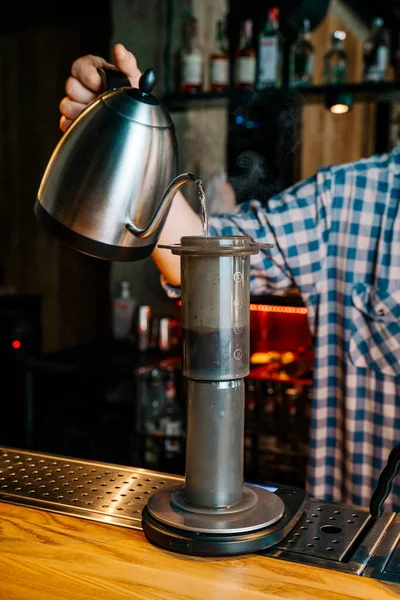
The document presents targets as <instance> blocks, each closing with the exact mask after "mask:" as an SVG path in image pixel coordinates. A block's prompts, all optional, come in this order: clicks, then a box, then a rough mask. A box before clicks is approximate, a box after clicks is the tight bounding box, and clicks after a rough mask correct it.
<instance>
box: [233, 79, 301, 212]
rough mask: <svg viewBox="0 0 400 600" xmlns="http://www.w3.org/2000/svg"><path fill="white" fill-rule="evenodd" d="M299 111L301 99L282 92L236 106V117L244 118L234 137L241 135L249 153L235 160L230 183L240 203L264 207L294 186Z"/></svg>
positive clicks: (258, 95) (266, 94)
mask: <svg viewBox="0 0 400 600" xmlns="http://www.w3.org/2000/svg"><path fill="white" fill-rule="evenodd" d="M300 108H301V98H300V96H298V95H294V94H291V93H289V92H286V91H284V90H273V91H272V90H268V91H267V92H266V93H264V92H257V93H256V94H255V95H254V97H253V98H252V101H251V102H247V103H246V104H245V103H244V102H243V103H242V104H238V106H237V108H236V113H237V114H239V113H240V115H242V116H243V129H242V130H241V132H240V134H239V133H236V134H234V135H235V136H236V135H237V136H239V135H240V136H241V142H240V144H241V147H245V148H246V147H247V148H248V149H246V150H244V151H243V152H241V153H240V154H239V155H238V156H237V158H236V166H235V167H234V168H233V169H232V168H231V173H229V181H230V183H231V185H232V187H233V189H234V190H235V193H236V197H237V201H238V202H239V203H240V202H244V201H246V200H250V199H257V200H260V201H261V202H262V203H266V202H267V200H268V198H270V197H271V196H272V195H274V194H276V193H278V192H280V191H281V190H283V189H285V188H286V187H288V186H289V185H291V184H292V183H293V179H294V176H293V159H294V157H295V153H296V149H297V148H298V147H299V144H300V128H299V125H300V118H301V110H300ZM250 125H251V126H252V127H251V128H250V127H249V126H250ZM231 164H232V161H231Z"/></svg>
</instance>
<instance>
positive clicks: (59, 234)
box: [34, 200, 155, 262]
mask: <svg viewBox="0 0 400 600" xmlns="http://www.w3.org/2000/svg"><path fill="white" fill-rule="evenodd" d="M34 210H35V215H36V218H37V220H38V221H40V223H41V225H43V227H44V228H45V229H46V231H48V232H49V233H50V234H51V235H54V236H55V237H56V238H57V239H58V240H59V241H60V242H63V243H64V244H66V245H67V246H70V247H71V248H73V249H74V250H78V251H79V252H82V253H83V254H89V255H90V256H94V257H95V258H101V259H103V260H111V261H116V262H128V261H129V262H134V261H137V260H142V259H143V258H147V257H148V256H150V254H151V253H152V252H153V250H154V248H155V244H149V245H148V246H138V247H137V248H133V247H129V246H126V247H121V246H113V245H112V244H104V243H102V242H97V241H96V240H92V239H90V238H88V237H86V236H84V235H81V234H80V233H76V232H75V231H72V229H68V227H65V225H62V223H60V222H59V221H57V220H56V219H55V218H54V217H52V216H51V215H50V214H49V213H48V212H47V210H46V209H44V208H43V206H42V205H41V203H40V202H39V200H36V202H35V208H34Z"/></svg>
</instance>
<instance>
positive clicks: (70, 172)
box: [35, 69, 201, 261]
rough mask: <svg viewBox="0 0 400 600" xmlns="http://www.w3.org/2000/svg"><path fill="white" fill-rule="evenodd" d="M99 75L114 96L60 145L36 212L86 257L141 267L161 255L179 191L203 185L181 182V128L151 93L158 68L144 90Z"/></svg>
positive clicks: (185, 178) (92, 107) (88, 112)
mask: <svg viewBox="0 0 400 600" xmlns="http://www.w3.org/2000/svg"><path fill="white" fill-rule="evenodd" d="M99 72H101V74H102V76H103V81H104V82H105V84H106V87H107V88H108V90H107V91H106V92H104V93H103V94H101V96H99V97H98V98H97V99H95V100H94V101H93V102H92V103H91V104H89V105H88V106H87V107H86V108H85V110H84V111H83V112H82V113H81V114H80V115H79V117H78V118H77V119H76V120H75V121H74V122H73V123H72V124H71V126H70V127H69V128H68V130H67V131H66V132H65V134H64V135H63V136H62V138H61V139H60V141H59V143H58V145H57V146H56V148H55V150H54V152H53V154H52V156H51V158H50V161H49V163H48V165H47V168H46V170H45V173H44V175H43V178H42V181H41V184H40V188H39V192H38V197H37V200H36V203H35V214H36V217H37V218H38V220H39V221H40V222H41V223H42V224H43V226H44V227H45V228H46V229H47V230H48V231H49V232H50V233H52V234H53V235H55V236H56V237H57V238H58V239H59V240H61V241H63V242H64V243H66V244H68V245H69V246H72V247H73V248H75V249H76V250H79V251H80V252H84V253H86V254H90V255H92V256H96V257H98V258H103V259H107V260H114V261H135V260H139V259H142V258H145V257H146V256H148V255H149V254H151V252H152V250H153V249H154V246H155V245H156V243H157V241H158V238H159V235H160V232H161V229H162V227H163V224H164V222H165V219H166V217H167V214H168V212H169V208H170V205H171V202H172V199H173V197H174V196H175V194H176V192H177V190H178V189H179V187H181V186H182V185H184V184H185V183H188V182H190V181H193V182H195V183H197V184H198V185H199V184H200V185H201V182H200V179H199V178H198V177H197V175H194V174H192V173H183V174H182V175H179V176H178V177H176V174H177V162H178V152H177V142H176V137H175V129H174V125H173V123H172V120H171V117H170V115H169V113H168V111H167V110H166V109H165V107H164V106H163V105H162V104H161V102H160V101H159V100H158V99H157V98H156V97H155V96H154V95H152V94H151V91H152V89H153V87H154V85H155V73H154V71H153V69H148V70H147V71H146V72H145V73H143V75H142V76H141V78H140V81H139V88H138V89H137V88H132V87H131V85H130V83H129V80H128V79H126V78H125V77H124V76H123V75H122V74H121V73H119V72H118V71H113V70H111V69H99ZM121 76H122V77H123V81H122V82H121ZM116 78H117V79H116ZM118 78H119V79H118ZM121 83H122V84H123V87H120V86H121ZM110 88H111V89H110ZM199 182H200V183H199Z"/></svg>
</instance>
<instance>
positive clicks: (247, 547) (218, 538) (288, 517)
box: [142, 486, 307, 556]
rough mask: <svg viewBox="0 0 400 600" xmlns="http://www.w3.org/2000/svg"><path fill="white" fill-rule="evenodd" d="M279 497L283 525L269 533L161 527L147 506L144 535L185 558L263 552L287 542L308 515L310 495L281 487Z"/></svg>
mask: <svg viewBox="0 0 400 600" xmlns="http://www.w3.org/2000/svg"><path fill="white" fill-rule="evenodd" d="M277 495H278V496H280V497H281V498H282V500H283V501H284V503H285V512H284V515H283V517H282V518H281V519H280V520H279V521H277V522H276V523H274V524H273V525H270V526H269V527H266V528H265V529H259V530H257V531H254V532H245V533H241V534H229V533H228V534H224V533H219V534H210V533H198V532H192V531H187V530H183V529H178V528H175V527H170V526H167V525H165V524H164V523H161V522H160V521H158V520H156V519H155V518H154V517H153V516H152V515H151V514H150V513H149V511H148V509H147V506H146V507H145V508H144V509H143V513H142V527H143V532H144V534H145V536H146V538H147V539H148V540H149V541H150V542H153V543H154V544H156V545H157V546H161V547H163V548H166V549H167V550H172V551H174V552H179V553H181V554H190V555H194V556H234V555H238V554H248V553H250V552H259V551H260V550H265V549H266V548H270V547H271V546H274V545H275V544H278V543H279V542H280V541H281V540H283V539H284V538H285V537H286V536H287V535H288V534H289V532H290V531H291V530H292V529H293V527H294V526H295V525H296V523H297V521H298V520H299V518H300V517H301V515H302V513H303V511H304V506H305V503H306V499H307V495H306V493H305V492H304V491H303V490H301V489H299V488H292V487H289V486H280V487H279V488H278V491H277Z"/></svg>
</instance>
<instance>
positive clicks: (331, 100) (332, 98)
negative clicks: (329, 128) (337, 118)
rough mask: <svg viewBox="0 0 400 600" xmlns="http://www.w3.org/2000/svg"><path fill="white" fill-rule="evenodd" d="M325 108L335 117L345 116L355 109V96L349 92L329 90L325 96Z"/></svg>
mask: <svg viewBox="0 0 400 600" xmlns="http://www.w3.org/2000/svg"><path fill="white" fill-rule="evenodd" d="M325 106H326V108H328V109H329V110H330V111H331V113H333V114H335V115H344V114H345V113H347V112H349V110H351V109H352V107H353V96H352V95H351V94H349V93H348V92H338V91H335V90H328V91H327V92H326V94H325Z"/></svg>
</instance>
